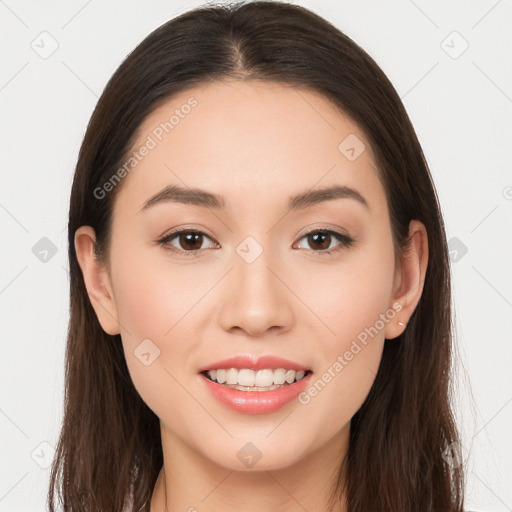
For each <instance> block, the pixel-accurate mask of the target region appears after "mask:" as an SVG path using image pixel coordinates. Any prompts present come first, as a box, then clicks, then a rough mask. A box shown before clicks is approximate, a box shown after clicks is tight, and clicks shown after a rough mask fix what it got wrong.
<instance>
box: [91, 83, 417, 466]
mask: <svg viewBox="0 0 512 512" xmlns="http://www.w3.org/2000/svg"><path fill="white" fill-rule="evenodd" d="M137 137H138V140H137V143H136V144H135V145H134V147H133V149H132V151H136V156H134V158H135V160H132V161H131V163H130V162H129V163H128V165H127V167H126V169H129V172H127V173H126V176H124V177H123V174H124V173H122V172H121V173H119V174H118V177H121V178H122V183H121V184H119V185H118V184H114V185H111V188H115V186H121V187H122V188H121V189H120V190H119V195H118V196H117V198H116V202H115V207H114V212H113V224H112V239H111V250H110V260H109V282H108V285H107V286H108V288H109V290H110V292H111V295H112V302H113V304H114V305H115V310H113V313H112V315H113V316H114V317H116V319H117V321H118V324H119V326H120V327H119V330H120V333H121V337H122V343H123V347H124V351H125V355H126V361H127V364H128V368H129V371H130V374H131V377H132V379H133V382H134V384H135V386H136V388H137V390H138V392H139V393H140V395H141V396H142V398H143V399H144V401H145V402H146V403H147V404H148V406H149V407H150V408H151V409H152V410H153V411H154V412H155V414H156V415H157V416H158V417H159V418H160V420H161V424H162V428H163V433H164V437H165V440H164V442H166V443H169V444H173V443H174V444H175V445H178V444H179V445H184V446H186V447H187V449H192V450H193V451H194V452H195V453H197V454H199V455H200V456H202V457H205V458H207V459H209V460H210V461H212V462H213V463H216V464H218V465H221V466H223V467H226V468H230V469H236V470H248V469H250V468H251V467H253V466H254V467H255V469H256V470H264V469H278V468H284V467H287V466H290V465H292V464H294V463H298V462H299V461H301V460H303V459H304V458H305V457H307V456H308V455H310V454H313V453H314V452H315V451H317V450H320V449H322V448H324V449H325V447H327V446H330V447H331V449H332V447H335V450H336V449H337V448H339V450H340V453H341V450H342V449H343V446H346V443H347V439H348V432H349V425H350V419H351V417H352V416H353V415H354V413H355V412H356V411H357V410H358V409H359V408H360V406H361V405H362V403H363V401H364V400H365V398H366V396H367V394H368V392H369V390H370V387H371V386H372V383H373V381H374V379H375V375H376V373H377V370H378V367H379V362H380V359H381V354H382V349H383V344H384V339H385V337H388V338H389V337H394V336H396V335H397V334H398V332H397V331H396V329H397V322H398V320H401V319H400V318H399V317H400V314H399V312H398V311H399V310H400V308H401V305H400V304H398V303H397V288H398V286H399V278H398V277H397V274H396V273H395V264H394V252H393V244H392V236H391V226H390V221H389V215H388V206H387V201H386V196H385V192H384V189H383V187H382V184H381V182H380V181H379V177H378V174H377V171H376V167H375V163H374V161H373V156H372V152H371V149H370V146H369V142H368V140H367V139H366V138H365V136H364V135H363V133H362V132H361V130H360V129H359V128H358V126H357V125H356V124H354V123H353V122H352V121H351V120H350V119H349V118H347V117H346V116H344V115H343V114H342V113H340V112H339V111H338V110H337V109H336V108H335V107H334V106H333V105H332V104H331V103H329V102H328V101H327V100H325V99H324V98H323V97H322V96H320V95H319V94H317V93H315V92H312V91H308V90H306V89H293V88H291V87H289V86H283V85H278V84H275V83H266V84H264V83H242V82H235V81H230V82H225V83H221V82H213V83H211V84H209V85H208V86H202V87H197V88H194V89H189V90H187V91H185V92H182V93H181V94H179V95H177V96H175V97H174V98H173V99H171V100H169V101H168V102H166V103H165V104H163V105H162V106H160V107H159V108H158V109H157V110H155V111H154V112H153V113H152V114H151V115H150V116H149V117H148V118H147V119H146V120H145V122H144V123H143V125H142V126H141V127H140V130H139V132H138V134H137ZM144 147H145V148H146V149H143V148H144ZM132 154H133V153H132ZM112 183H116V182H114V181H112ZM168 187H179V189H180V190H179V192H177V191H176V190H175V193H174V195H173V194H171V193H168V194H162V191H164V190H165V189H167V188H168ZM331 187H338V188H337V189H336V190H334V191H331V192H325V193H324V194H323V195H322V194H319V191H320V190H323V189H329V188H331ZM195 189H201V190H202V191H204V192H205V193H208V194H212V195H215V196H216V198H217V200H214V199H212V198H211V197H210V198H208V197H207V198H206V199H205V198H204V197H203V194H202V193H199V192H195V193H193V191H194V190H195ZM103 190H107V192H106V193H110V192H109V190H110V188H109V187H108V185H107V187H105V188H103ZM297 197H300V198H299V199H297ZM152 198H153V199H152ZM293 198H296V199H293ZM98 200H101V199H98ZM180 230H185V231H188V236H187V233H184V234H181V236H180V235H179V234H178V235H176V234H174V232H175V231H180ZM319 230H324V232H323V233H322V231H320V232H319ZM326 230H327V231H326ZM338 234H339V235H338ZM163 239H166V240H165V241H162V240H163ZM160 241H162V242H160ZM192 250H196V252H194V253H192V255H191V251H192ZM327 251H331V252H327ZM404 321H405V322H406V321H407V320H406V319H405V320H404ZM118 332H119V331H118ZM242 356H245V357H247V358H249V359H248V360H245V361H238V362H234V363H233V362H231V363H230V362H228V363H226V364H225V365H223V364H221V363H218V362H219V361H222V360H225V359H228V358H235V357H242ZM269 356H274V357H279V358H283V359H285V360H287V362H282V361H281V362H279V361H272V360H270V359H269V360H267V361H264V360H263V361H262V365H261V366H260V367H259V370H261V371H260V373H259V374H258V372H257V371H253V372H251V371H247V370H251V366H252V364H251V360H257V359H258V358H262V357H269ZM253 362H254V361H253ZM216 363H218V364H216ZM232 365H233V366H235V367H238V369H244V370H245V371H243V372H232V371H228V372H225V373H226V376H225V378H231V379H236V380H237V381H238V379H241V380H240V382H243V383H250V382H251V379H253V378H255V379H257V383H260V384H261V385H262V386H264V385H267V386H268V382H272V383H273V382H274V381H272V380H270V381H268V380H267V379H268V378H270V379H272V378H275V379H276V382H279V379H281V381H282V380H283V378H286V376H288V378H290V379H291V378H293V376H294V374H293V373H292V372H287V371H288V370H293V369H294V368H296V369H299V368H301V367H302V368H305V369H307V370H309V372H308V373H306V376H305V377H304V380H303V381H299V382H297V383H296V384H290V385H283V386H282V387H280V388H278V389H277V390H276V391H274V392H271V391H267V392H266V391H245V392H243V391H239V390H233V389H231V388H230V389H228V388H226V386H224V385H222V384H220V383H214V382H210V381H208V380H207V378H206V377H205V375H204V374H203V373H201V371H202V370H204V369H213V370H217V369H220V368H222V367H223V366H226V367H229V366H232ZM254 368H256V369H258V367H257V366H255V367H254ZM279 368H283V369H284V370H285V372H284V374H283V372H282V370H278V369H279ZM265 369H266V370H267V371H264V370H265ZM268 370H278V371H277V372H275V371H274V372H273V373H269V372H268ZM311 372H312V373H311ZM217 374H218V375H219V377H220V379H221V380H223V379H222V375H223V372H217ZM269 376H270V377H269ZM298 376H299V377H300V376H301V374H300V373H299V375H298ZM295 377H297V375H296V374H295ZM245 379H248V380H247V381H246V380H245ZM288 386H289V388H288ZM292 388H293V391H290V389H292ZM219 391H220V393H218V392H219ZM248 443H251V444H248ZM260 457H261V458H260ZM251 461H256V463H254V462H251ZM251 464H252V465H251Z"/></svg>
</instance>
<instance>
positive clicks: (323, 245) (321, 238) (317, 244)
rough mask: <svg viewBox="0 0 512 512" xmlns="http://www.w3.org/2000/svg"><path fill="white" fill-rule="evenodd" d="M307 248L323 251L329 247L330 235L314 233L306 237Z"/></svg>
mask: <svg viewBox="0 0 512 512" xmlns="http://www.w3.org/2000/svg"><path fill="white" fill-rule="evenodd" d="M306 238H307V240H308V243H309V246H310V247H312V248H313V249H319V250H325V249H328V248H329V246H330V245H331V235H330V234H329V233H325V232H324V233H320V232H319V233H315V234H312V235H307V237H306Z"/></svg>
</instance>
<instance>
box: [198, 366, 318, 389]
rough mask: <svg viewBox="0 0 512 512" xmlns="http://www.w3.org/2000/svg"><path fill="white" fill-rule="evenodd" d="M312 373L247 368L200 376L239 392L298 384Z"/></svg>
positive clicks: (215, 371)
mask: <svg viewBox="0 0 512 512" xmlns="http://www.w3.org/2000/svg"><path fill="white" fill-rule="evenodd" d="M311 373H313V372H312V371H311V370H306V371H304V370H299V371H295V370H287V369H286V368H276V369H270V368H268V369H263V370H251V369H249V368H241V369H238V368H228V369H224V368H219V369H218V370H205V371H203V372H201V374H202V375H203V376H204V377H206V378H207V379H208V380H210V381H212V382H215V383H216V384H219V385H221V386H223V387H226V388H231V389H237V390H239V391H260V392H261V391H272V390H274V389H279V388H283V387H286V386H290V385H292V384H294V383H296V382H300V381H301V380H302V379H303V378H305V377H307V376H308V375H310V374H311Z"/></svg>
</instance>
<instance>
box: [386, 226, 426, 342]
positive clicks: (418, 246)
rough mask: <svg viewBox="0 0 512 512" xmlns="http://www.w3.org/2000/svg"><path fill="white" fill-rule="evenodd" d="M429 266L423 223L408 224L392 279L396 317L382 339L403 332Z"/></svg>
mask: <svg viewBox="0 0 512 512" xmlns="http://www.w3.org/2000/svg"><path fill="white" fill-rule="evenodd" d="M427 266H428V236H427V230H426V229H425V226H424V225H423V223H422V222H420V221H418V220H412V221H411V222H410V224H409V243H408V245H407V246H406V247H404V248H403V253H402V257H401V260H400V269H399V270H398V271H397V275H396V279H395V290H394V294H393V303H394V304H395V305H397V304H398V305H399V307H394V309H395V311H397V314H396V316H395V318H394V321H392V322H389V323H388V324H387V326H386V330H385V337H386V338H387V339H392V338H396V337H397V336H399V335H400V334H402V332H403V331H404V330H405V329H406V327H407V323H408V322H409V318H410V317H411V315H412V314H413V313H414V310H415V309H416V306H417V305H418V303H419V301H420V299H421V294H422V293H423V284H424V282H425V275H426V272H427Z"/></svg>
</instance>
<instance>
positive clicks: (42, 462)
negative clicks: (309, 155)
mask: <svg viewBox="0 0 512 512" xmlns="http://www.w3.org/2000/svg"><path fill="white" fill-rule="evenodd" d="M295 3H298V4H300V5H303V6H305V7H308V8H310V9H312V10H313V11H315V12H317V13H318V14H320V15H321V16H323V17H324V18H326V19H328V20H329V21H331V22H332V23H333V24H335V25H336V26H337V27H339V28H340V29H341V30H343V31H344V32H346V33H347V34H348V35H349V36H350V37H352V38H353V39H354V40H355V41H356V42H357V43H359V44H360V45H361V46H362V47H363V48H364V49H365V50H366V51H367V52H368V53H370V55H372V57H373V58H374V59H375V60H376V61H377V62H378V64H379V65H380V66H381V67H382V69H383V70H384V72H385V73H386V74H387V75H388V77H389V78H390V79H391V81H392V82H393V84H394V85H395V87H396V89H397V91H398V92H399V94H400V96H401V97H402V99H403V101H404V104H405V106H406V109H407V111H408V113H409V115H410V117H411V119H412V121H413V124H414V126H415V128H416V131H417V133H418V136H419V139H420V142H421V144H422V146H423V149H424V151H425V153H426V156H427V160H428V162H429V165H430V167H431V171H432V174H433V176H434V180H435V183H436V185H437V189H438V193H439V197H440V201H441V205H442V208H443V213H444V216H445V221H446V228H447V234H448V239H450V240H451V242H450V244H451V248H452V249H455V248H456V247H458V248H459V249H458V252H457V254H456V252H455V251H454V252H453V256H454V258H455V261H454V262H453V268H452V272H453V284H454V305H455V309H456V325H457V333H456V339H457V343H458V346H459V361H460V364H459V365H458V366H459V372H458V376H457V380H456V383H457V387H458V389H459V401H458V417H459V421H460V425H461V428H462V431H463V434H464V447H463V452H464V454H465V457H466V458H467V463H468V473H467V479H468V481H467V509H468V510H479V511H484V512H485V511H496V512H503V511H510V510H512V457H511V454H512V436H511V434H510V433H511V431H512V428H511V427H512V369H511V366H512V339H511V332H512V275H511V270H510V262H511V261H512V258H511V256H512V245H511V234H512V171H511V156H510V148H511V146H512V137H511V136H512V65H511V64H512V30H511V27H512V3H511V1H510V0H501V1H496V0H485V1H479V2H465V1H453V2H442V1H440V0H436V1H426V0H416V1H415V2H413V1H411V0H401V1H398V0H397V1H378V0H374V1H370V0H365V1H358V2H356V1H354V0H353V1H339V2H335V1H327V0H324V1H321V0H318V1H298V2H295ZM197 5H200V3H199V2H184V1H181V2H177V1H153V2H135V1H133V0H131V1H122V2H121V1H120V0H118V1H110V2H99V1H98V0H89V1H86V0H73V1H66V2H65V1H64V0H59V1H53V2H51V3H49V2H44V3H42V2H41V3H40V2H35V1H32V2H28V1H27V2H23V1H15V0H5V1H3V0H0V20H1V21H0V24H1V28H0V38H1V57H0V59H1V60H0V62H1V63H2V64H1V69H0V105H1V112H2V114H1V141H2V145H1V149H2V150H1V156H0V158H1V161H0V172H1V180H2V181H1V188H0V226H1V230H2V238H1V243H0V255H1V259H2V264H1V267H0V269H1V271H0V312H1V329H2V338H1V340H2V341H1V343H2V356H1V359H0V375H1V381H2V385H1V391H0V393H1V394H0V433H1V438H0V440H1V452H0V461H1V474H0V511H9V512H16V511H37V510H41V511H42V510H45V495H46V492H47V482H48V475H49V470H48V469H44V468H43V467H41V466H46V465H48V464H49V463H50V461H51V460H52V456H53V453H52V446H53V447H54V446H55V444H56V441H57V438H58V432H59V427H60V421H61V419H62V406H63V403H62V400H63V374H64V346H65V337H66V328H67V320H68V275H67V240H66V223H67V210H68V201H69V192H70V185H71V180H72V175H73V171H74V165H75V163H76V159H77V155H78V150H79V147H80V144H81V141H82V137H83V135H84V132H85V128H86V125H87V122H88V120H89V117H90V115H91V113H92V110H93V108H94V106H95V104H96V102H97V99H98V97H99V96H100V94H101V92H102V90H103V88H104V86H105V85H106V82H107V80H108V79H109V78H110V76H111V75H112V73H113V72H114V71H115V69H116V68H117V66H118V65H119V64H120V63H121V61H122V60H123V59H124V58H125V56H126V55H127V54H128V53H129V52H130V51H131V50H132V49H133V48H134V47H135V46H136V45H137V44H139V43H140V42H141V41H142V39H143V38H144V37H145V36H146V35H147V34H149V33H150V32H151V31H152V30H153V29H155V28H156V27H157V26H159V25H161V24H162V23H164V22H165V21H167V20H169V19H170V18H172V17H174V16H176V15H177V14H180V13H182V12H184V11H186V10H188V9H189V8H192V7H194V6H197ZM44 31H46V32H48V33H49V34H50V36H48V35H40V34H41V33H42V32H44ZM454 31H455V32H457V34H453V32H454ZM42 38H45V39H44V43H42V42H41V40H42ZM52 39H54V40H55V41H56V42H57V43H58V48H57V49H56V51H55V52H54V53H53V54H52V55H50V56H48V58H46V59H43V58H41V57H40V55H39V54H38V53H37V52H36V51H35V50H34V49H33V48H32V46H35V47H37V45H39V48H42V46H43V44H44V47H45V48H46V49H47V50H48V49H49V48H50V49H51V44H52ZM464 40H465V41H467V44H469V46H468V48H467V49H466V50H465V51H464V52H463V53H461V54H460V55H459V53H460V52H461V51H462V50H463V49H464V46H465V43H464ZM31 45H32V46H31ZM39 51H43V50H42V49H41V50H39ZM455 57H456V58H455ZM43 237H47V238H48V239H49V240H51V242H52V243H53V244H55V246H56V250H57V252H56V254H55V255H54V256H53V257H49V258H48V261H46V262H42V261H40V259H39V258H37V257H36V255H35V254H34V253H33V252H32V248H33V247H34V246H35V245H36V243H37V242H38V241H39V240H40V239H41V238H43ZM453 237H456V238H457V240H455V241H454V240H453ZM462 244H463V245H462ZM461 247H466V248H467V252H466V253H465V254H464V251H461V250H460V248H461ZM41 443H43V444H41Z"/></svg>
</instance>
